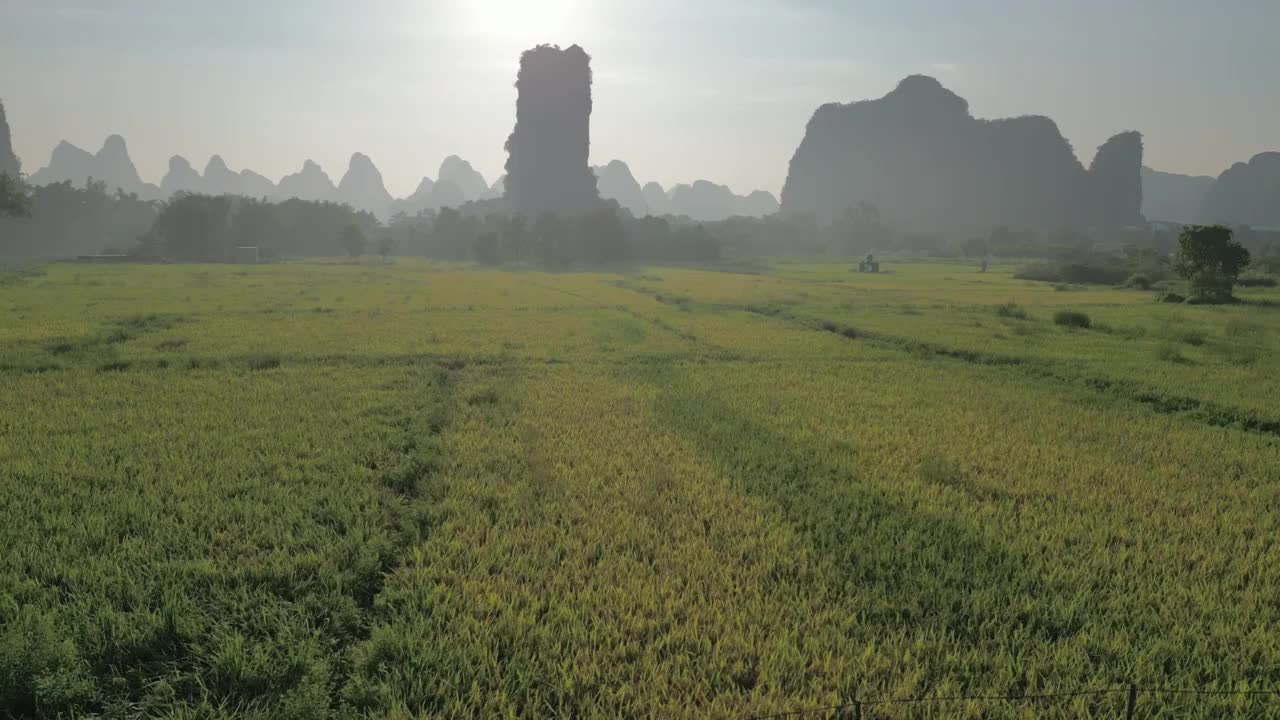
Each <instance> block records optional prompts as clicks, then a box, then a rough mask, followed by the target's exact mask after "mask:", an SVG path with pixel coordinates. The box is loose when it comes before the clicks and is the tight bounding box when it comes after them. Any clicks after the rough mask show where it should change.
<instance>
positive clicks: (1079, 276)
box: [1013, 257, 1130, 285]
mask: <svg viewBox="0 0 1280 720" xmlns="http://www.w3.org/2000/svg"><path fill="white" fill-rule="evenodd" d="M1013 276H1014V277H1015V278H1017V279H1019V280H1038V281H1040V282H1056V283H1071V284H1076V285H1119V284H1120V283H1123V282H1124V281H1125V280H1126V279H1127V278H1129V276H1130V270H1129V269H1128V268H1126V267H1125V266H1124V264H1123V263H1122V262H1120V261H1119V260H1118V259H1116V258H1109V257H1096V258H1090V259H1088V260H1075V261H1068V262H1038V263H1031V264H1030V265H1024V266H1022V267H1020V268H1018V270H1017V272H1015V273H1014V274H1013Z"/></svg>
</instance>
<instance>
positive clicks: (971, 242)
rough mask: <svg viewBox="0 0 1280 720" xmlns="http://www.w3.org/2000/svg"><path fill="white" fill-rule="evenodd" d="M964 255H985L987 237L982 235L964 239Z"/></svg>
mask: <svg viewBox="0 0 1280 720" xmlns="http://www.w3.org/2000/svg"><path fill="white" fill-rule="evenodd" d="M963 251H964V256H965V257H967V258H970V259H972V258H984V257H986V256H987V239H986V238H983V237H973V238H969V239H968V240H966V241H965V243H964V246H963Z"/></svg>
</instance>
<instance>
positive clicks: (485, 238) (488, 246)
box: [471, 233, 502, 265]
mask: <svg viewBox="0 0 1280 720" xmlns="http://www.w3.org/2000/svg"><path fill="white" fill-rule="evenodd" d="M471 253H472V257H473V258H474V259H475V261H476V262H478V263H480V264H481V265H500V264H501V263H502V257H501V255H500V254H499V252H498V235H497V233H481V234H480V235H479V236H477V237H476V239H475V243H474V246H473V248H472V251H471Z"/></svg>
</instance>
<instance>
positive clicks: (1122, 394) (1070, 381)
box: [615, 282, 1280, 438]
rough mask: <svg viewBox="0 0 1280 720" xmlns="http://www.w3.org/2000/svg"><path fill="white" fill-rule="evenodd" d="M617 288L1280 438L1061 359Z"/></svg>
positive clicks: (1269, 425)
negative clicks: (992, 370)
mask: <svg viewBox="0 0 1280 720" xmlns="http://www.w3.org/2000/svg"><path fill="white" fill-rule="evenodd" d="M615 286H616V287H620V288H625V289H627V290H631V291H634V292H636V293H639V294H642V295H648V296H650V297H652V298H654V299H655V300H656V301H658V302H660V303H663V304H666V305H673V306H676V307H680V308H683V309H686V310H688V309H690V308H695V307H696V308H704V309H709V310H718V311H725V310H728V311H739V312H748V313H752V314H754V315H758V316H761V317H766V318H773V319H775V320H778V321H780V322H787V323H789V324H792V325H794V326H797V327H804V328H807V329H809V330H814V331H819V332H826V333H831V334H833V335H838V336H840V337H843V338H845V339H848V340H855V341H862V342H869V343H873V344H875V345H877V346H880V347H885V348H891V349H895V350H901V351H903V352H907V353H911V354H912V355H915V356H918V357H938V358H944V359H949V360H957V361H960V362H963V363H967V364H971V365H986V366H990V367H996V368H1007V369H1010V370H1013V371H1016V372H1021V373H1023V374H1025V375H1027V376H1029V377H1033V378H1037V379H1042V380H1052V381H1055V382H1059V383H1063V384H1067V385H1071V386H1074V387H1077V388H1081V389H1085V390H1088V391H1091V392H1095V393H1102V394H1105V395H1107V396H1110V397H1112V398H1115V399H1117V400H1122V401H1125V402H1130V403H1134V404H1137V405H1141V406H1144V407H1147V408H1150V409H1151V410H1153V411H1154V412H1157V413H1161V414H1165V415H1174V416H1178V417H1182V418H1185V419H1188V420H1191V421H1193V422H1198V423H1201V424H1204V425H1209V426H1212V427H1222V428H1233V429H1236V430H1241V431H1244V432H1249V433H1257V434H1261V435H1267V436H1272V437H1277V438H1280V418H1273V417H1260V416H1258V415H1256V414H1254V413H1251V412H1246V411H1241V410H1237V409H1235V408H1230V407H1227V406H1224V405H1220V404H1217V403H1214V402H1210V401H1208V400H1201V399H1199V398H1193V397H1187V396H1179V395H1170V394H1166V393H1161V392H1158V391H1155V390H1152V389H1151V388H1147V387H1143V386H1142V385H1140V384H1139V383H1135V382H1131V381H1125V380H1114V379H1111V378H1105V377H1090V376H1083V375H1081V374H1079V373H1077V372H1073V371H1072V370H1071V369H1070V368H1068V367H1067V366H1065V365H1064V364H1062V363H1054V362H1051V361H1046V360H1040V359H1033V358H1026V357H1019V356H1014V355H1000V354H997V353H986V352H980V351H976V350H966V349H962V348H955V347H951V346H948V345H943V344H940V343H931V342H926V341H923V340H915V339H912V338H906V337H901V336H897V335H890V334H887V333H881V332H875V331H870V330H865V329H861V328H857V327H854V326H851V325H846V324H843V323H838V322H835V321H832V320H827V319H822V318H814V317H809V316H804V315H797V314H795V313H791V312H787V311H785V310H783V309H782V308H781V307H778V306H776V305H752V304H747V305H737V304H716V303H698V302H696V301H693V300H690V299H689V298H684V297H675V296H667V295H663V294H662V293H658V292H656V291H653V290H651V289H649V288H645V287H642V286H637V285H633V284H630V283H624V282H619V283H615Z"/></svg>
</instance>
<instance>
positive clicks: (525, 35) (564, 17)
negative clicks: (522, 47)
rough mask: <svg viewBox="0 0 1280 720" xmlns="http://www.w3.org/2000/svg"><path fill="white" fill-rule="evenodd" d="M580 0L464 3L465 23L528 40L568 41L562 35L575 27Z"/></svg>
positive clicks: (581, 8) (509, 37)
mask: <svg viewBox="0 0 1280 720" xmlns="http://www.w3.org/2000/svg"><path fill="white" fill-rule="evenodd" d="M582 10H583V5H582V3H581V1H580V0H539V1H530V0H487V1H482V2H469V3H467V15H468V18H467V20H468V24H469V25H470V26H471V28H472V29H473V30H475V31H478V32H482V33H489V34H492V35H495V36H498V37H502V38H504V39H519V40H521V41H525V42H527V43H530V44H536V43H544V42H548V43H556V44H561V43H565V42H566V41H567V42H571V41H572V39H571V38H566V37H564V36H565V35H566V34H567V33H569V32H570V31H571V30H573V29H574V28H575V27H576V22H575V21H576V20H577V14H578V13H579V12H581V11H582Z"/></svg>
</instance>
